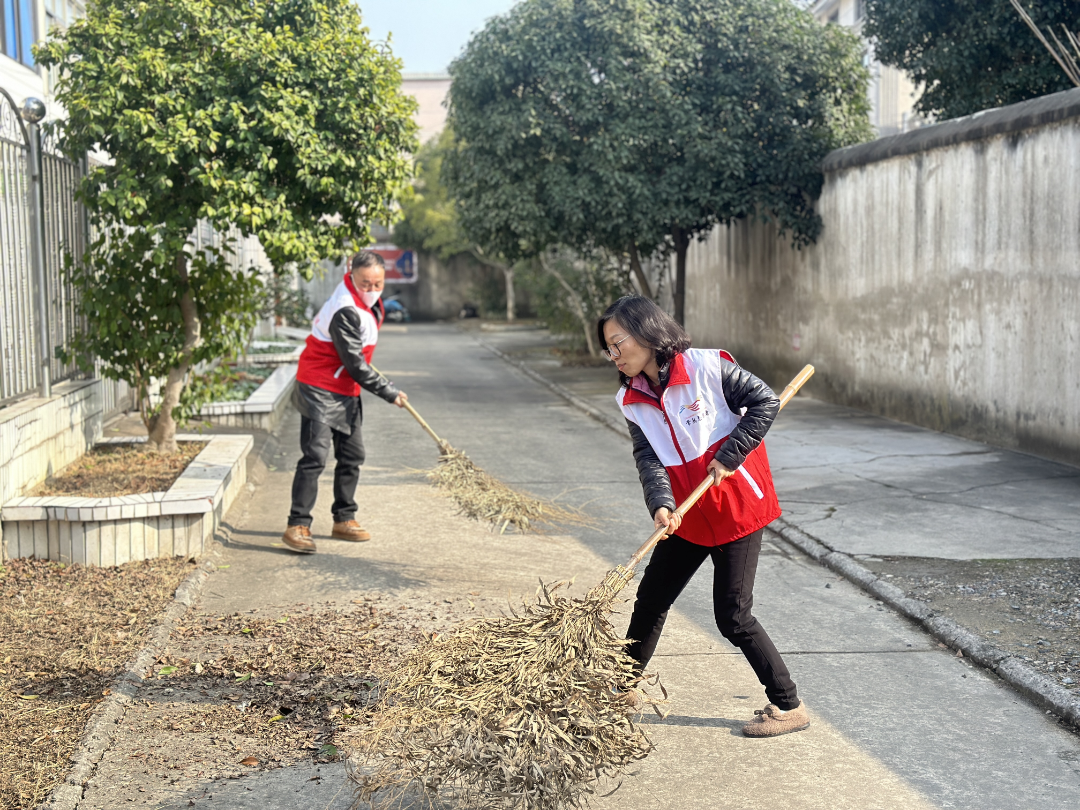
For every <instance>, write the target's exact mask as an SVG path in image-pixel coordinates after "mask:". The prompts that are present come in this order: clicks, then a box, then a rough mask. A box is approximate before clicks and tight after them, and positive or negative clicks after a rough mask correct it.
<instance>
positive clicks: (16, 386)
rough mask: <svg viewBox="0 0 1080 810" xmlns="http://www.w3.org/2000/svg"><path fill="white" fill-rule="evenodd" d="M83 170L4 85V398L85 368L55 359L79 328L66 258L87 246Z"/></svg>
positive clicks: (0, 294) (0, 381) (0, 241)
mask: <svg viewBox="0 0 1080 810" xmlns="http://www.w3.org/2000/svg"><path fill="white" fill-rule="evenodd" d="M83 172H84V168H83V167H81V166H79V165H78V164H76V163H73V162H72V161H70V160H68V159H67V158H66V157H64V156H63V155H61V154H60V152H59V150H58V149H57V148H56V146H55V143H54V142H53V141H52V139H51V138H43V137H42V136H41V135H40V133H39V130H38V129H37V127H34V126H27V125H26V124H25V123H24V122H23V120H22V119H21V117H20V115H19V109H18V107H17V106H16V104H15V101H14V99H12V98H11V96H10V95H9V94H8V93H7V92H6V91H4V90H3V89H0V402H7V401H9V400H11V399H14V398H16V397H20V396H23V395H26V394H30V393H34V392H39V391H40V392H43V393H46V394H47V393H48V390H49V388H50V386H51V384H52V383H54V382H59V381H62V380H67V379H71V378H73V377H75V376H76V375H77V374H78V373H79V372H78V370H77V369H76V368H75V366H74V365H65V364H63V363H61V362H60V361H59V360H58V359H56V349H57V348H58V347H61V346H65V345H67V342H68V340H69V339H70V337H71V335H72V334H73V333H74V332H75V330H76V329H78V328H79V326H80V325H79V323H78V319H77V316H76V314H75V306H74V305H75V301H74V298H73V296H72V290H71V287H70V285H69V284H67V283H66V282H65V281H64V280H63V274H62V272H61V270H62V266H63V261H64V256H65V255H67V254H71V255H74V256H80V255H82V252H83V250H84V249H85V247H86V233H87V230H86V228H87V225H86V216H85V212H84V211H83V208H82V206H81V205H80V204H79V203H78V202H77V201H76V200H75V188H76V186H77V184H78V182H79V180H80V178H81V177H82V175H83ZM35 180H36V181H37V185H36V187H35ZM39 226H40V227H39ZM36 239H40V243H39V244H37V245H35V240H36ZM39 253H40V256H38V254H39ZM43 358H46V359H47V362H43Z"/></svg>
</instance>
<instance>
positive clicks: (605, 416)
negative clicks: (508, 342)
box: [472, 335, 630, 440]
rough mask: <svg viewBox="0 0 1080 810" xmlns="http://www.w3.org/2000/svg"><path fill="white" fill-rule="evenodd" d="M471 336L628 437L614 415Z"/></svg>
mask: <svg viewBox="0 0 1080 810" xmlns="http://www.w3.org/2000/svg"><path fill="white" fill-rule="evenodd" d="M472 337H473V339H474V340H475V341H476V342H477V343H479V344H480V345H481V346H483V347H484V348H485V349H487V350H488V351H489V352H491V353H492V354H494V355H495V356H496V357H498V358H499V359H501V360H503V361H505V362H506V363H508V364H509V365H511V366H513V367H514V368H516V369H518V370H519V371H521V372H522V373H523V374H525V376H526V377H529V378H530V379H532V380H534V381H535V382H538V383H540V385H542V386H544V387H545V388H547V389H548V390H550V391H553V392H554V393H556V394H558V395H559V396H560V397H562V398H563V399H565V400H566V401H567V402H569V403H570V404H571V405H573V406H574V407H575V408H578V409H579V410H582V411H584V412H585V413H587V414H588V415H589V416H591V417H592V418H593V419H595V420H596V421H597V422H599V423H600V424H601V425H603V426H604V427H606V428H609V429H611V430H614V431H615V432H616V433H618V434H619V435H620V436H622V437H623V438H624V439H627V440H629V439H630V432H629V431H628V430H627V428H626V425H625V424H624V423H622V422H620V421H619V420H618V419H616V418H615V417H613V416H609V415H608V414H606V413H604V412H603V411H602V410H600V409H599V408H597V407H596V406H595V405H590V404H589V403H588V402H586V401H585V400H583V399H582V398H581V397H579V396H578V395H577V394H575V393H574V392H573V391H571V390H569V389H567V388H564V387H563V386H561V385H559V384H558V383H556V382H552V381H551V380H549V379H547V378H546V377H544V376H542V375H541V374H539V373H537V372H535V371H533V370H532V369H531V368H529V367H528V366H527V365H525V364H524V363H522V362H521V361H520V360H515V359H514V358H513V357H510V356H509V355H508V354H506V353H504V352H502V351H500V350H499V349H496V348H495V347H494V346H492V345H491V344H490V343H488V342H487V341H486V340H484V339H483V338H481V337H477V336H476V335H473V336H472Z"/></svg>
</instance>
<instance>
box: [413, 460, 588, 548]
mask: <svg viewBox="0 0 1080 810" xmlns="http://www.w3.org/2000/svg"><path fill="white" fill-rule="evenodd" d="M428 480H429V481H431V482H432V484H434V485H435V486H436V487H438V488H439V489H442V490H444V491H445V492H446V493H447V494H448V495H450V497H452V498H453V499H454V500H455V501H456V502H457V504H458V506H459V507H460V508H461V511H462V513H463V514H465V515H467V516H468V517H470V518H473V519H475V520H483V521H489V522H491V523H493V524H494V525H496V526H499V527H500V533H501V532H505V531H506V529H507V527H509V526H513V527H514V528H515V529H517V530H518V531H519V532H522V533H524V532H527V531H529V530H530V529H534V528H535V526H536V524H537V523H563V524H577V525H585V524H588V523H590V521H589V520H588V519H587V518H586V517H585V516H584V515H583V514H582V513H581V512H579V511H575V510H570V509H566V508H564V507H561V506H558V505H557V504H555V503H552V502H551V501H544V500H540V499H538V498H533V497H531V496H529V495H525V494H522V493H521V492H518V491H517V490H514V489H511V488H510V487H508V486H507V485H506V484H504V483H503V482H502V481H500V480H499V479H497V478H494V477H493V476H491V475H489V474H488V473H486V472H485V471H484V470H482V469H481V468H480V467H478V466H476V464H474V463H473V461H472V460H471V459H470V458H469V457H468V456H467V455H465V454H464V453H463V452H461V451H460V450H455V449H454V448H453V447H451V446H450V444H449V443H448V442H446V441H440V442H439V463H438V466H436V467H435V469H433V470H431V471H430V472H429V473H428Z"/></svg>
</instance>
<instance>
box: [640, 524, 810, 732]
mask: <svg viewBox="0 0 1080 810" xmlns="http://www.w3.org/2000/svg"><path fill="white" fill-rule="evenodd" d="M760 552H761V530H760V529H759V530H758V531H756V532H754V533H753V534H748V535H747V536H746V537H743V538H741V539H739V540H736V541H735V542H733V543H727V544H725V545H723V546H715V547H712V548H710V547H707V546H699V545H696V544H695V543H691V542H689V541H688V540H683V539H682V538H681V537H678V536H673V537H669V538H667V539H666V540H661V541H660V543H659V544H658V545H657V546H656V549H655V550H654V551H653V553H652V559H651V560H649V565H648V566H647V567H646V568H645V573H644V574H643V575H642V577H641V584H640V585H639V586H638V591H637V600H636V601H635V602H634V613H633V615H632V616H631V617H630V627H629V629H628V630H627V631H626V637H627V638H629V639H632V642H631V643H630V644H629V645H628V646H627V648H626V651H627V653H628V654H629V655H630V657H631V658H633V659H634V660H636V661H638V662H639V663H640V664H641V667H642V668H643V669H644V667H645V665H646V664H648V663H649V659H650V658H652V655H653V652H655V650H656V644H657V642H658V641H659V640H660V633H661V632H662V631H663V629H664V622H665V621H667V615H668V610H669V609H670V608H671V606H672V605H673V604H674V603H675V600H676V599H677V598H678V596H679V594H680V593H682V591H683V588H685V587H686V584H687V583H688V582H689V581H690V578H691V577H692V576H694V573H695V572H696V571H697V570H698V568H700V567H701V564H702V563H703V562H705V558H706V557H712V561H713V612H714V614H715V616H716V626H717V627H718V628H719V629H720V634H721V635H722V636H723V637H724V638H726V639H727V640H728V641H730V642H731V643H732V644H734V645H735V646H736V647H738V648H739V649H740V650H742V653H743V655H745V656H746V660H747V661H748V662H749V663H750V666H751V667H752V668H753V670H754V672H755V674H756V675H757V677H758V680H759V681H761V685H762V686H764V687H765V695H766V697H768V699H769V702H770V703H772V704H774V705H775V706H776V707H777V708H780V709H783V710H784V711H787V710H788V709H794V708H796V707H798V705H799V698H798V696H797V694H796V691H795V682H794V681H792V680H791V674H790V673H789V672H788V669H787V665H785V664H784V659H783V658H781V657H780V653H779V652H777V650H776V645H774V644H773V643H772V639H770V638H769V634H768V633H766V632H765V628H764V627H762V626H761V624H760V623H759V622H758V620H757V619H756V618H754V615H753V614H752V613H751V612H750V610H751V608H752V607H753V606H754V576H755V575H756V574H757V563H758V555H759V554H760Z"/></svg>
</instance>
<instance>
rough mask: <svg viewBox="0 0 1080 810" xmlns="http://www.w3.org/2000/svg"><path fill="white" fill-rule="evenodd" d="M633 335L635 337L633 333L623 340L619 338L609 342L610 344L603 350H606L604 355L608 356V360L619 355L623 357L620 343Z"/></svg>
mask: <svg viewBox="0 0 1080 810" xmlns="http://www.w3.org/2000/svg"><path fill="white" fill-rule="evenodd" d="M631 337H633V335H627V336H626V337H624V338H623V339H622V340H617V341H615V342H614V343H609V344H608V345H607V346H606V347H605V348H604V349H602V350H601V351H603V352H604V356H605V357H606V358H607V359H608V360H615V359H616V358H619V357H621V356H622V352H620V351H619V344H620V343H623V342H624V341H627V340H629V339H630V338H631Z"/></svg>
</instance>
